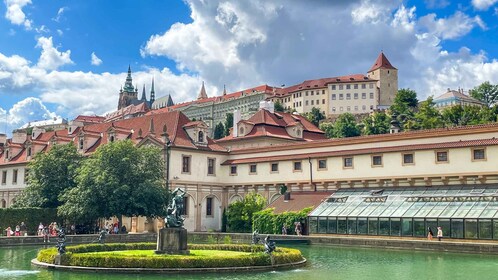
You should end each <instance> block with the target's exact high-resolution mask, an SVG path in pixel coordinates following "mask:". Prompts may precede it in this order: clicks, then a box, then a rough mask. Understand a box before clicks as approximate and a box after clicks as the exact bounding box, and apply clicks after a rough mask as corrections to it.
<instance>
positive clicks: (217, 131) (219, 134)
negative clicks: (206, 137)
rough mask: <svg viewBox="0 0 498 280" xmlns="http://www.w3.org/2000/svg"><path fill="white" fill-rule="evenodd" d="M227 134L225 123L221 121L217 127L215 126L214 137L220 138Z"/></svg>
mask: <svg viewBox="0 0 498 280" xmlns="http://www.w3.org/2000/svg"><path fill="white" fill-rule="evenodd" d="M224 136H225V126H224V125H223V123H221V122H219V123H218V124H217V125H216V126H215V127H214V139H220V138H223V137H224Z"/></svg>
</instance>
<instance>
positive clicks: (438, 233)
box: [437, 227, 443, 241]
mask: <svg viewBox="0 0 498 280" xmlns="http://www.w3.org/2000/svg"><path fill="white" fill-rule="evenodd" d="M441 238H443V229H442V228H441V227H437V239H438V240H439V241H441Z"/></svg>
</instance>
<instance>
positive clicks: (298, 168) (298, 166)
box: [294, 161, 303, 172]
mask: <svg viewBox="0 0 498 280" xmlns="http://www.w3.org/2000/svg"><path fill="white" fill-rule="evenodd" d="M302 168H303V167H302V163H301V162H300V161H295V162H294V172H296V171H298V172H301V171H303V169H302Z"/></svg>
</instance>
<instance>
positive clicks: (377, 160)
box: [372, 155, 382, 166]
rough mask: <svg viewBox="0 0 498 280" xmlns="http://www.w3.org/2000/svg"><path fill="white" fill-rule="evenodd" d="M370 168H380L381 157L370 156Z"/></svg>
mask: <svg viewBox="0 0 498 280" xmlns="http://www.w3.org/2000/svg"><path fill="white" fill-rule="evenodd" d="M372 166H382V156H380V155H377V156H372Z"/></svg>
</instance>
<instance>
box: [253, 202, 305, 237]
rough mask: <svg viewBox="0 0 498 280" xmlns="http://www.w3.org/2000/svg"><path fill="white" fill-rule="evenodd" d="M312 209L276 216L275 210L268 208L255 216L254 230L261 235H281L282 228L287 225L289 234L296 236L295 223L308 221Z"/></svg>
mask: <svg viewBox="0 0 498 280" xmlns="http://www.w3.org/2000/svg"><path fill="white" fill-rule="evenodd" d="M311 210H312V208H311V207H308V208H304V209H303V210H301V211H296V212H294V211H290V212H284V213H280V214H275V213H274V212H273V211H274V209H273V208H268V209H265V210H263V211H259V212H257V213H255V214H254V218H253V230H257V231H258V232H259V233H267V234H280V233H282V226H283V225H286V227H287V234H290V235H292V234H295V231H294V223H295V222H298V221H302V220H304V219H306V217H307V216H308V214H309V213H310V212H311Z"/></svg>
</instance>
